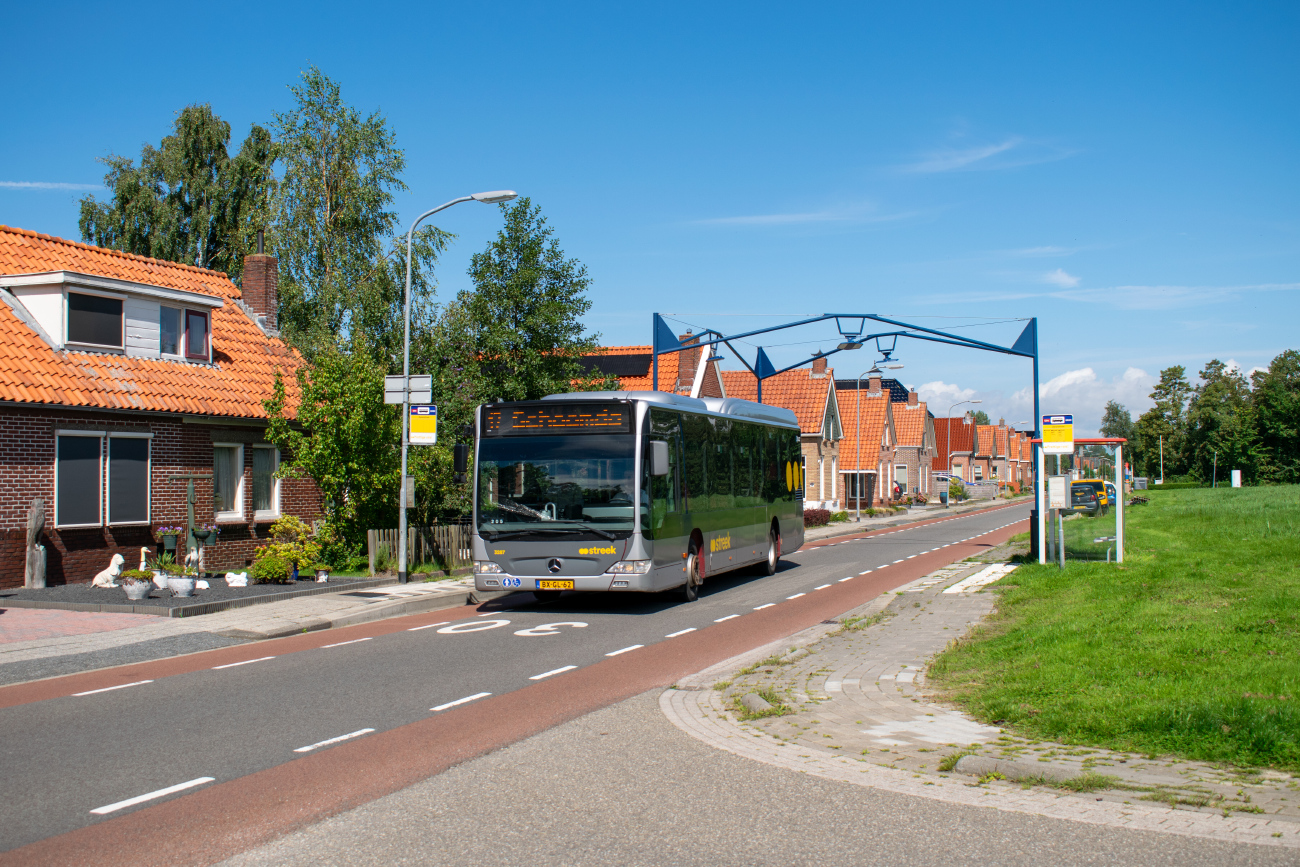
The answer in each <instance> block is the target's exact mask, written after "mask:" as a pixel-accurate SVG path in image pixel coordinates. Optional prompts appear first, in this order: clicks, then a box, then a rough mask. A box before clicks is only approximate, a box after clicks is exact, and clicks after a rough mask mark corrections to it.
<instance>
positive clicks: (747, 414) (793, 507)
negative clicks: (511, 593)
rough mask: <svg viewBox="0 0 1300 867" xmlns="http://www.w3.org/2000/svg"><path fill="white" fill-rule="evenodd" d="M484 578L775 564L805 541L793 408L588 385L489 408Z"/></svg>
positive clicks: (524, 583)
mask: <svg viewBox="0 0 1300 867" xmlns="http://www.w3.org/2000/svg"><path fill="white" fill-rule="evenodd" d="M475 427H476V434H477V435H476V436H475V444H476V451H475V455H474V536H473V557H474V586H475V587H477V588H478V589H479V590H483V591H493V590H530V591H532V592H533V593H534V594H536V596H537V597H538V598H539V599H548V598H554V597H556V596H558V595H559V594H560V593H561V592H563V591H565V590H581V591H611V592H658V591H664V590H671V589H673V588H681V592H682V594H683V596H684V597H685V599H686V600H687V601H694V600H695V599H696V598H697V596H698V594H699V589H700V586H701V585H702V584H703V583H704V581H705V579H706V578H709V577H712V576H715V575H718V574H721V573H723V572H727V571H730V570H733V569H741V568H744V567H748V566H758V567H759V568H761V569H763V570H765V571H766V573H767V574H769V575H770V574H772V573H774V572H775V571H776V569H777V562H778V561H779V560H780V558H781V555H782V554H783V553H789V552H791V551H794V550H796V549H798V548H799V547H800V546H802V545H803V466H802V460H801V458H800V448H799V425H798V421H797V420H796V418H795V415H794V413H793V412H791V411H790V410H787V409H781V408H779V407H773V406H765V405H763V404H760V403H753V402H751V401H747V400H735V399H732V398H703V399H697V398H691V397H683V396H681V395H674V394H667V393H664V392H657V391H624V392H580V393H573V394H557V395H552V396H550V397H546V398H543V399H542V400H536V401H521V402H513V403H505V402H496V403H488V404H483V405H482V406H480V407H479V408H478V412H477V417H476V419H475Z"/></svg>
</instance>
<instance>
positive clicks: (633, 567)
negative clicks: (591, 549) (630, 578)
mask: <svg viewBox="0 0 1300 867" xmlns="http://www.w3.org/2000/svg"><path fill="white" fill-rule="evenodd" d="M649 571H650V561H649V560H619V561H618V562H617V563H615V564H614V565H613V566H610V567H609V568H608V569H606V570H605V574H606V575H644V574H646V573H647V572H649Z"/></svg>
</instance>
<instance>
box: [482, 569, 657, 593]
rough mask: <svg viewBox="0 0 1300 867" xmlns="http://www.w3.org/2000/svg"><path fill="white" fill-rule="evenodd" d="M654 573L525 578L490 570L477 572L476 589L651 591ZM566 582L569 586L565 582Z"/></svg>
mask: <svg viewBox="0 0 1300 867" xmlns="http://www.w3.org/2000/svg"><path fill="white" fill-rule="evenodd" d="M653 577H654V573H653V572H650V573H647V574H644V575H610V574H607V573H602V574H600V575H590V576H575V577H568V576H564V577H557V578H538V577H535V576H532V577H527V578H524V577H520V576H516V575H504V574H488V575H475V576H474V589H475V590H482V591H484V592H499V591H502V590H556V589H559V590H582V591H607V590H610V591H631V592H647V591H650V590H652V589H653V584H654V582H653V580H652V579H653ZM565 584H567V585H568V586H563V585H565ZM544 585H550V586H544ZM556 585H560V586H556Z"/></svg>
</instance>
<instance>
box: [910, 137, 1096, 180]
mask: <svg viewBox="0 0 1300 867" xmlns="http://www.w3.org/2000/svg"><path fill="white" fill-rule="evenodd" d="M1073 153H1074V151H1072V150H1068V149H1066V148H1062V147H1058V146H1054V145H1049V144H1046V143H1043V142H1034V141H1029V140H1027V139H1024V138H1022V137H1020V136H1011V137H1010V138H1007V139H1005V140H1003V141H1000V142H998V143H996V144H987V145H978V146H976V147H968V148H938V149H936V150H932V151H928V152H926V153H924V154H922V155H921V158H920V159H919V160H917V161H916V162H913V163H908V164H906V165H902V166H899V167H898V170H899V171H901V172H905V173H907V174H918V175H932V174H941V173H944V172H962V171H995V170H999V169H1013V168H1019V167H1020V166H1029V165H1034V164H1036V163H1046V162H1052V161H1054V160H1060V159H1065V158H1066V157H1068V156H1071V155H1072V154H1073Z"/></svg>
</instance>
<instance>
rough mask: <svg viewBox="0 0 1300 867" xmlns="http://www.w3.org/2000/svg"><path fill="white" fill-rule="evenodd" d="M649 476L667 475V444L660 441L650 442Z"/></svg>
mask: <svg viewBox="0 0 1300 867" xmlns="http://www.w3.org/2000/svg"><path fill="white" fill-rule="evenodd" d="M650 475H652V476H666V475H668V443H666V442H664V441H662V440H651V441H650Z"/></svg>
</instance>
